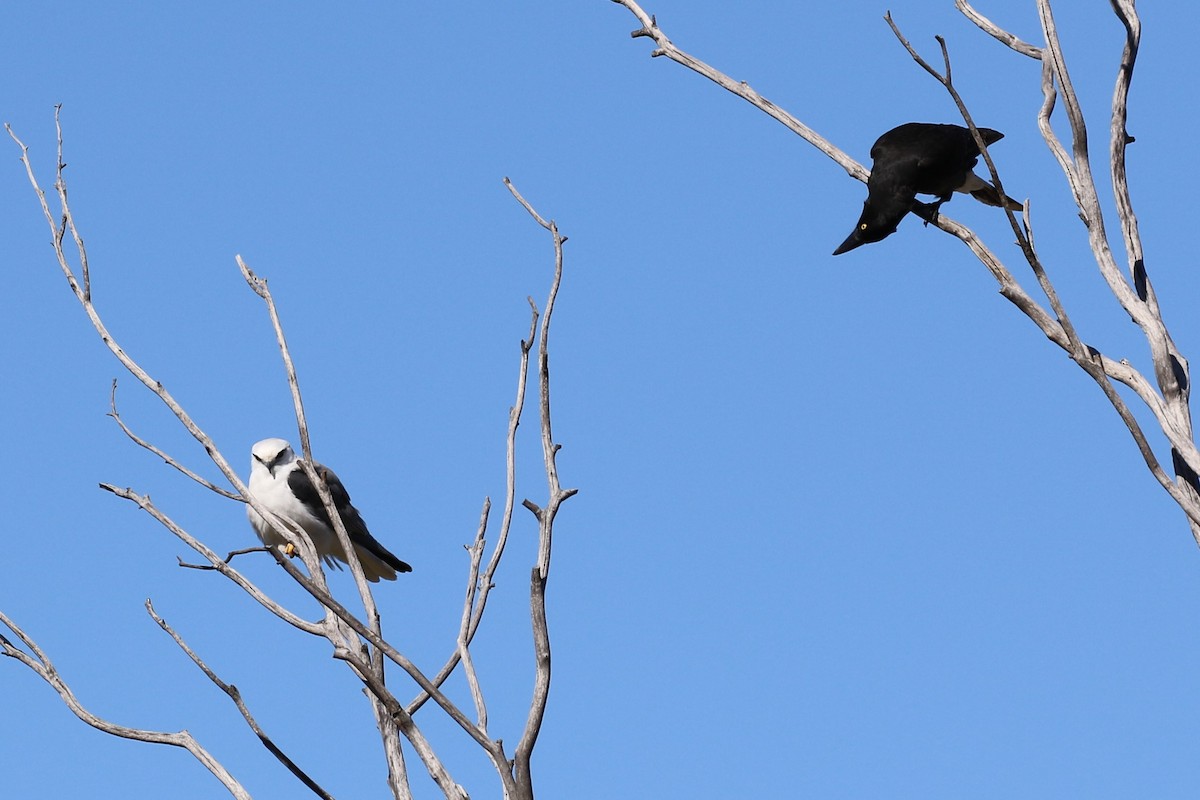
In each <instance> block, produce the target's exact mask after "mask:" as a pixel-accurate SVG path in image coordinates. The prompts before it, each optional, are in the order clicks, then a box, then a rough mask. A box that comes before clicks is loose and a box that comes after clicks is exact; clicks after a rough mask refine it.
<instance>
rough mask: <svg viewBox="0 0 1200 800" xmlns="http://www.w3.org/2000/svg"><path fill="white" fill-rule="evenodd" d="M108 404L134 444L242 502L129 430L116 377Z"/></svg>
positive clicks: (208, 487) (111, 412)
mask: <svg viewBox="0 0 1200 800" xmlns="http://www.w3.org/2000/svg"><path fill="white" fill-rule="evenodd" d="M108 404H109V408H110V409H111V410H110V411H109V412H108V416H110V417H112V419H113V421H114V422H116V423H117V425H119V426H120V428H121V430H122V431H124V433H125V435H126V436H128V437H129V438H130V439H132V440H133V442H134V444H136V445H137V446H138V447H143V448H145V449H146V450H149V451H150V452H151V453H154V455H156V456H158V457H159V458H161V459H162V460H163V461H165V462H166V463H167V465H168V466H170V467H174V468H175V469H177V470H179V471H180V472H182V473H183V474H184V475H186V476H188V477H189V478H191V479H192V480H194V481H195V482H196V483H198V484H200V485H201V486H203V487H204V488H206V489H210V490H212V491H214V492H216V493H217V494H219V495H221V496H222V497H228V498H229V499H230V500H237V501H238V502H239V503H241V502H244V501H243V500H242V498H241V495H238V494H235V493H233V492H231V491H229V490H228V489H222V488H221V487H220V486H217V485H216V484H215V483H213V482H212V481H210V480H207V479H205V478H202V477H201V476H199V475H197V474H196V473H195V472H192V471H191V470H190V469H188V468H187V467H185V466H184V465H183V464H180V463H179V462H178V461H176V460H175V459H174V458H172V457H171V456H170V455H168V454H167V453H164V452H163V451H162V450H160V449H159V448H158V447H155V446H154V445H153V444H151V443H150V442H147V441H146V440H145V439H143V438H141V437H140V436H138V435H137V434H136V433H134V432H133V431H132V430H130V429H129V426H128V425H126V424H125V420H123V419H121V414H120V412H118V411H117V379H116V378H113V382H112V391H111V392H110V393H109V397H108Z"/></svg>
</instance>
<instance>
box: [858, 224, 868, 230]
mask: <svg viewBox="0 0 1200 800" xmlns="http://www.w3.org/2000/svg"><path fill="white" fill-rule="evenodd" d="M858 229H859V230H860V231H865V230H866V229H867V223H865V222H864V223H863V224H862V225H859V226H858Z"/></svg>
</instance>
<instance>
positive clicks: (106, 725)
mask: <svg viewBox="0 0 1200 800" xmlns="http://www.w3.org/2000/svg"><path fill="white" fill-rule="evenodd" d="M0 624H3V625H4V626H5V627H6V628H8V629H9V630H11V631H12V632H13V634H15V635H16V637H17V638H18V639H20V640H21V643H22V644H24V645H25V648H26V649H27V650H28V652H26V650H23V649H21V648H20V647H18V646H17V645H16V644H14V643H13V641H12V640H11V639H9V638H8V637H7V636H5V635H4V634H3V633H0V654H2V655H6V656H8V657H10V658H13V659H15V660H17V661H19V662H21V663H22V664H24V665H25V666H27V667H29V669H31V670H32V671H33V672H34V673H36V674H37V675H38V676H39V677H40V678H41V679H42V680H44V681H45V682H46V683H48V684H49V685H50V687H51V688H52V689H54V691H56V692H57V693H58V696H59V697H61V698H62V701H63V702H64V703H66V705H67V708H69V709H71V713H73V714H74V715H75V716H77V717H79V719H81V720H83V721H84V722H86V723H87V724H88V725H91V726H92V727H93V728H96V729H97V730H100V731H103V732H105V733H108V734H112V735H113V736H120V737H121V738H123V739H133V740H135V741H139V742H149V743H151V744H167V745H171V746H172V747H181V748H183V749H184V750H187V751H188V752H189V753H191V754H192V756H193V757H194V758H195V759H196V760H197V761H199V762H200V763H201V764H202V765H204V768H205V769H207V770H208V771H209V772H211V773H212V774H213V777H215V778H216V779H217V780H218V781H220V782H221V785H223V786H224V787H225V788H226V789H227V790H228V791H229V794H230V795H232V796H233V797H236V798H239V800H250V794H249V793H248V792H247V791H246V790H245V788H243V787H242V785H241V783H239V782H238V780H237V779H236V778H234V777H233V775H232V774H230V772H229V771H228V770H227V769H225V767H224V766H223V765H222V764H221V762H219V761H217V760H216V758H214V757H213V756H212V754H211V753H209V752H208V751H207V750H206V749H204V747H202V746H201V745H200V743H199V742H197V741H196V739H195V738H194V737H193V736H192V735H191V734H190V733H188V732H187V731H179V732H177V733H167V732H164V731H152V730H145V729H141V728H127V727H125V726H124V725H117V724H116V723H114V722H109V721H108V720H106V719H103V718H101V717H98V716H96V715H95V714H93V713H92V712H90V711H88V710H87V709H86V708H84V706H83V704H82V703H80V702H79V700H78V698H76V697H75V693H74V692H72V691H71V687H70V686H69V685H67V682H66V681H64V680H63V679H62V677H61V676H60V675H59V674H58V670H56V669H55V668H54V664H53V663H51V661H50V658H49V656H47V655H46V653H45V652H44V651H43V650H42V649H41V648H40V647H38V645H37V643H36V642H35V641H34V640H33V639H32V638H30V637H29V635H28V634H26V633H25V631H23V630H21V629H20V628H19V627H18V626H17V624H16V623H15V622H13V621H12V620H11V619H9V618H8V617H7V616H5V614H4V613H3V612H0Z"/></svg>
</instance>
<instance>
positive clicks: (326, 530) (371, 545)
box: [246, 439, 412, 583]
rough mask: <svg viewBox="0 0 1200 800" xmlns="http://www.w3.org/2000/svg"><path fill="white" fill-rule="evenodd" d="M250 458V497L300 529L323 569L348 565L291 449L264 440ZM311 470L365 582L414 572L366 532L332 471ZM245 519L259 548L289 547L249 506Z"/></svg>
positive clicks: (282, 443) (281, 442)
mask: <svg viewBox="0 0 1200 800" xmlns="http://www.w3.org/2000/svg"><path fill="white" fill-rule="evenodd" d="M250 455H251V459H250V487H249V488H250V493H251V494H252V495H254V497H255V498H256V499H257V500H258V501H259V502H260V503H262V504H263V505H264V506H266V507H267V508H268V509H270V510H271V511H272V512H274V513H275V514H276V515H278V516H279V517H281V518H283V519H287V520H291V521H292V522H295V523H296V524H297V525H299V526H300V527H301V528H302V529H303V530H304V532H305V533H307V534H308V538H309V540H311V541H312V544H313V548H314V549H315V550H316V551H317V555H318V556H320V557H321V559H322V560H324V562H325V563H326V564H327V565H329V566H331V567H337V568H338V569H341V568H342V566H341V564H338V563H337V561H341V562H344V563H349V562H347V561H346V551H345V550H344V549H343V548H342V546H341V543H339V542H338V538H337V533H336V532H334V530H333V525H332V523H331V522H330V519H329V514H328V513H327V512H326V511H325V505H324V504H323V503H322V502H321V496H320V495H319V494H318V493H317V489H316V487H315V486H313V483H312V481H310V480H309V478H308V475H306V474H305V472H304V470H303V469H302V468H301V467H300V461H299V459H297V458H296V454H295V453H294V452H293V451H292V446H291V445H290V444H288V443H287V442H286V441H285V440H283V439H263V440H262V441H261V442H257V443H256V444H255V445H254V447H252V448H251V449H250ZM313 467H314V469H315V470H316V472H317V474H318V475H320V476H321V478H322V479H324V481H325V483H326V485H327V486H328V487H329V494H330V495H332V497H333V506H334V508H335V509H337V512H338V516H339V517H341V518H342V524H343V525H345V526H346V533H347V534H349V536H350V541H351V542H352V543H353V544H354V549H355V552H357V553H358V560H359V562H360V563H361V564H362V568H363V574H364V575H365V576H366V578H367V580H369V581H371V582H372V583H376V582H378V581H379V579H380V578H383V579H384V580H388V581H394V580H395V579H396V573H397V572H412V567H410V566H409V565H408V564H406V563H404V562H403V561H401V560H400V559H398V558H396V556H394V555H392V553H391V552H390V551H389V550H388V549H387V548H386V547H384V546H383V545H381V544H380V543H379V541H378V540H377V539H376V538H375V537H374V536H372V535H371V532H370V531H368V530H367V525H366V523H365V522H363V518H362V516H361V515H360V514H359V513H358V509H356V508H355V507H354V506H353V505H351V504H350V495H349V494H348V493H347V492H346V487H345V486H343V485H342V482H341V481H340V480H339V479H338V476H337V475H334V474H333V470H331V469H330V468H329V467H326V466H324V465H322V464H313ZM246 514H247V516H248V517H249V518H250V524H251V525H252V526H254V532H255V533H257V534H258V538H259V539H260V540H262V543H263V544H265V545H286V544H287V539H286V538H285V537H284V536H282V535H281V534H280V533H279V532H278V531H276V530H275V529H274V528H273V527H271V526H270V525H269V524H267V521H266V520H265V519H263V517H262V515H261V514H259V513H258V512H257V511H255V510H254V508H253V507H252V506H247V507H246ZM334 559H337V561H334Z"/></svg>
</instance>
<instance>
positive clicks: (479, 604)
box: [407, 298, 539, 714]
mask: <svg viewBox="0 0 1200 800" xmlns="http://www.w3.org/2000/svg"><path fill="white" fill-rule="evenodd" d="M528 300H529V307H530V311H531V319H530V322H529V335H528V336H527V337H526V338H524V339H522V340H521V366H520V371H519V373H518V375H517V397H516V400H515V401H514V402H513V404H512V406H510V407H509V409H508V435H507V436H506V438H505V491H504V515H503V517H501V520H500V533H499V534H498V536H497V538H496V544H495V547H494V548H493V549H492V555H491V557H490V558H489V559H488V564H487V567H486V568H485V569H484V571H483V574H482V575H479V574H478V573H477V572H476V571H475V568H476V565H475V563H474V559H472V571H471V573H470V574H469V576H468V588H467V601H466V605H465V606H464V611H465V610H466V609H467V608H470V618H469V620H468V623H467V628H466V635H465V636H463V633H462V631H461V630H460V632H459V642H460V645H459V646H458V647H455V650H454V652H453V653H452V654H451V655H450V658H449V659H447V661H446V663H445V664H444V665H442V668H441V669H440V670H438V672H437V674H436V675H435V676H434V677H433V679H432V683H433V685H434V686H441V685H442V684H443V683H444V682H445V681H446V679H447V678H448V677H450V674H451V673H452V672H453V671H454V668H455V667H456V666H458V663H459V660H460V659H461V658H462V652H461V649H462V648H461V642H462V641H463V640H465V641H466V644H467V646H468V647H469V646H470V644H471V642H472V641H473V640H474V639H475V633H476V631H478V630H479V624H480V622H481V621H482V620H483V612H484V610H485V609H486V608H487V601H488V596H489V595H490V593H491V591H492V587H493V586H494V585H495V575H496V570H497V569H499V567H500V559H501V558H502V557H503V556H504V549H505V546H506V545H507V543H508V532H509V530H511V528H512V516H513V507H514V505H515V498H516V491H517V490H516V481H517V478H516V475H517V472H516V470H517V428H518V427H519V426H520V424H521V414H522V412H523V411H524V409H525V390H526V386H527V385H528V380H529V351H530V349H531V348H532V347H533V339H534V336H535V334H536V333H537V323H538V316H539V315H538V309H537V305H535V304H534V302H533V299H532V298H528ZM490 508H491V501H490V500H489V501H487V502H486V503H485V507H484V519H482V520H481V521H480V525H481V529H480V532H482V526H483V525H484V524H485V522H486V516H487V513H488V509H490ZM476 538H477V539H478V535H477V537H476ZM476 585H478V590H476V589H475V586H476ZM428 699H429V695H428V694H426V693H424V692H422V693H421V694H419V695H417V696H416V697H415V698H413V700H411V701H410V702H409V704H408V707H407V709H408V713H410V714H415V713H416V712H417V709H419V708H420V707H421V706H422V705H423V704H424V703H425V701H426V700H428Z"/></svg>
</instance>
